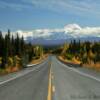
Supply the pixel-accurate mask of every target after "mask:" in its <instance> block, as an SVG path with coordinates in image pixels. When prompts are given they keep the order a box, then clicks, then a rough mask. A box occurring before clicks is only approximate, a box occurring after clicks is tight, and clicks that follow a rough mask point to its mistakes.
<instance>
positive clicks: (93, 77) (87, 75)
mask: <svg viewBox="0 0 100 100" xmlns="http://www.w3.org/2000/svg"><path fill="white" fill-rule="evenodd" d="M57 62H58V63H59V64H61V65H63V67H65V68H68V69H70V70H72V71H74V72H76V73H78V74H80V75H82V76H85V77H88V78H91V79H94V80H96V81H98V82H100V79H99V78H96V77H95V76H91V75H89V74H86V73H84V72H81V71H79V70H77V69H75V68H71V67H68V66H67V65H65V64H63V63H61V62H60V61H58V60H57Z"/></svg>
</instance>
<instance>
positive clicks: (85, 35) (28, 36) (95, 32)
mask: <svg viewBox="0 0 100 100" xmlns="http://www.w3.org/2000/svg"><path fill="white" fill-rule="evenodd" d="M16 33H18V34H19V36H20V37H21V36H24V38H25V40H26V41H30V42H32V43H33V41H34V43H38V44H39V43H42V41H44V42H46V43H48V42H50V41H51V42H52V44H53V43H54V42H57V41H58V43H59V41H60V42H61V41H62V40H64V41H65V40H67V41H68V40H70V39H81V40H91V41H92V40H93V41H94V40H99V41H100V27H81V26H79V25H78V24H68V25H66V26H65V27H64V28H62V29H36V30H33V31H22V30H18V31H16V32H13V33H12V34H14V35H15V36H16ZM53 41H54V42H53ZM64 41H63V42H64ZM44 42H43V43H44ZM43 43H42V44H43Z"/></svg>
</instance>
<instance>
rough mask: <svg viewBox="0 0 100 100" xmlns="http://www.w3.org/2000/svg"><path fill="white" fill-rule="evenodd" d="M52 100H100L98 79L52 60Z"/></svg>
mask: <svg viewBox="0 0 100 100" xmlns="http://www.w3.org/2000/svg"><path fill="white" fill-rule="evenodd" d="M51 72H52V87H53V100H100V78H96V77H94V76H91V74H88V73H87V71H84V70H82V68H81V70H80V68H79V70H78V68H77V69H75V68H70V67H68V66H67V65H64V64H62V63H61V62H59V61H58V60H57V59H56V58H55V57H53V58H52V67H51ZM90 73H91V72H90Z"/></svg>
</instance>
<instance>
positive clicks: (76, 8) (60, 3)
mask: <svg viewBox="0 0 100 100" xmlns="http://www.w3.org/2000/svg"><path fill="white" fill-rule="evenodd" d="M22 1H23V2H26V3H30V4H32V5H35V7H39V8H44V9H48V10H51V11H54V12H59V13H62V12H63V13H68V12H70V13H76V14H83V15H88V14H89V13H90V14H97V15H100V11H99V9H100V1H99V0H95V1H94V0H22ZM90 9H91V10H90ZM84 13H85V14H84Z"/></svg>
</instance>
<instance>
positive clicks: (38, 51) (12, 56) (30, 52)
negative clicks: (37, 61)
mask: <svg viewBox="0 0 100 100" xmlns="http://www.w3.org/2000/svg"><path fill="white" fill-rule="evenodd" d="M42 54H43V48H42V47H41V46H33V45H32V44H31V43H26V42H25V41H24V37H23V36H22V37H19V34H18V33H17V34H16V36H15V35H14V36H13V35H11V32H10V30H8V33H7V34H6V35H5V36H3V34H2V32H1V31H0V68H1V69H5V68H6V67H8V66H10V67H15V66H19V67H23V66H25V65H26V64H27V63H28V62H29V61H31V60H32V59H33V58H35V57H36V58H38V57H40V56H42Z"/></svg>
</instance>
